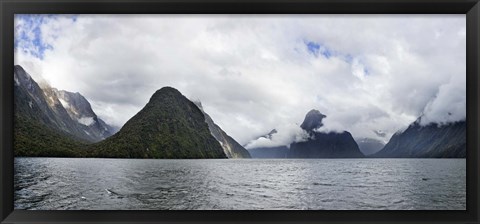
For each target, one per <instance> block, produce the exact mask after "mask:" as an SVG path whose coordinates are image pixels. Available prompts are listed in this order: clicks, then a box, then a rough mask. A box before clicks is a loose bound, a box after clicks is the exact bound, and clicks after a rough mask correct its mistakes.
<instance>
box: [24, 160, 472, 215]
mask: <svg viewBox="0 0 480 224" xmlns="http://www.w3.org/2000/svg"><path fill="white" fill-rule="evenodd" d="M465 185H466V160H465V159H242V160H234V159H233V160H226V159H225V160H153V159H152V160H139V159H84V158H81V159H74V158H16V159H15V209H35V210H79V209H92V210H111V209H114V210H119V209H120V210H129V209H132V210H159V209H160V210H163V209H182V210H183V209H208V210H210V209H222V210H223V209H227V210H230V209H242V210H243V209H248V210H251V209H314V210H317V209H327V210H330V209H333V210H338V209H340V210H344V209H347V210H384V209H392V210H405V209H414V210H415V209H418V210H436V209H443V210H457V209H462V210H464V209H466V190H465V189H466V186H465Z"/></svg>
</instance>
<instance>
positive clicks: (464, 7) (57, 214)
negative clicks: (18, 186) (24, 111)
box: [0, 0, 480, 224]
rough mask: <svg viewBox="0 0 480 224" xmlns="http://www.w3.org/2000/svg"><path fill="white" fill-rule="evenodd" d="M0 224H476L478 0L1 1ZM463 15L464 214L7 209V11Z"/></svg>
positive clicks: (10, 18) (479, 95)
mask: <svg viewBox="0 0 480 224" xmlns="http://www.w3.org/2000/svg"><path fill="white" fill-rule="evenodd" d="M0 11H1V17H0V18H1V23H0V24H1V32H0V33H1V39H0V45H1V49H2V50H1V51H2V56H1V62H0V63H1V72H2V74H1V89H0V105H1V110H0V126H1V131H0V132H1V134H0V145H1V148H0V166H1V169H0V221H1V223H5V224H7V223H8V224H10V223H25V224H26V223H176V222H182V223H479V220H480V219H479V214H480V210H479V209H480V207H479V201H480V200H479V199H480V198H479V194H478V193H479V191H480V189H479V184H480V178H479V175H480V174H479V166H478V163H479V162H480V153H478V149H479V144H478V138H479V131H478V130H479V127H480V125H479V124H480V120H479V119H478V117H479V106H480V88H479V87H480V80H479V78H478V77H479V75H480V73H479V60H480V59H479V53H480V46H479V45H480V23H479V21H480V17H479V16H480V3H479V0H140V1H134V0H117V1H112V0H2V1H1V2H0ZM17 13H18V14H22V13H25V14H37V13H38V14H43V13H47V14H144V13H148V14H157V13H159V14H164V13H165V14H178V13H181V14H192V13H194V14H218V13H221V14H264V13H269V14H466V26H467V31H466V33H467V36H466V40H467V42H466V43H467V49H466V53H467V210H466V211H421V210H420V211H419V210H415V211H26V210H14V209H13V162H14V160H13V159H14V157H13V144H12V141H13V121H12V120H13V86H14V85H13V65H14V59H13V57H14V56H13V51H14V49H13V47H14V46H13V39H14V34H13V33H14V32H13V31H14V23H13V20H14V14H17Z"/></svg>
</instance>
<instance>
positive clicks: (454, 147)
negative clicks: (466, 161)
mask: <svg viewBox="0 0 480 224" xmlns="http://www.w3.org/2000/svg"><path fill="white" fill-rule="evenodd" d="M420 119H421V118H419V119H417V120H416V121H415V122H413V123H412V124H410V125H409V126H408V128H407V129H406V130H405V131H403V132H398V133H396V134H394V135H393V136H392V138H391V139H390V141H389V142H388V143H387V144H386V145H385V147H384V148H383V149H382V150H381V151H379V152H377V153H375V154H374V155H372V156H373V157H384V158H466V156H467V150H466V130H467V129H466V122H465V121H457V122H453V123H449V124H443V125H439V124H436V123H431V124H428V125H425V126H422V125H420Z"/></svg>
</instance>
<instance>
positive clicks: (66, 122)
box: [14, 65, 113, 142]
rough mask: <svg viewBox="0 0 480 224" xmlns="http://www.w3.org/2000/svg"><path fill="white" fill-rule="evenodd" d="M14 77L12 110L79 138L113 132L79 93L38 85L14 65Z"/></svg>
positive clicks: (91, 138) (89, 139) (99, 137)
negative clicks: (14, 107) (13, 106)
mask: <svg viewBox="0 0 480 224" xmlns="http://www.w3.org/2000/svg"><path fill="white" fill-rule="evenodd" d="M14 80H15V86H14V88H15V102H16V105H17V107H16V109H15V113H18V114H22V115H25V116H27V117H30V118H31V119H33V120H35V121H37V122H40V123H41V124H43V125H45V126H47V127H49V128H52V129H54V130H56V131H59V132H61V133H64V134H67V135H69V136H73V137H74V138H76V139H77V140H80V141H85V142H98V141H100V140H103V139H105V138H106V137H109V136H111V135H112V134H113V129H112V128H111V127H110V126H108V125H107V124H105V122H104V121H101V120H100V119H99V118H98V117H97V115H96V114H95V113H94V112H93V110H92V108H91V106H90V103H89V102H88V101H87V100H86V99H85V98H84V97H83V96H82V95H81V94H79V93H75V94H74V93H70V92H67V91H59V90H57V89H55V88H52V87H50V86H49V85H47V84H42V86H40V85H39V84H38V83H37V82H35V80H33V78H32V77H31V76H30V75H29V74H28V73H27V72H26V71H25V70H24V69H23V68H22V67H21V66H19V65H16V66H15V67H14ZM66 102H70V104H68V103H67V104H66Z"/></svg>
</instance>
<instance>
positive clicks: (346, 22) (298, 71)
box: [15, 15, 466, 146]
mask: <svg viewBox="0 0 480 224" xmlns="http://www.w3.org/2000/svg"><path fill="white" fill-rule="evenodd" d="M465 27H466V24H465V15H441V16H436V15H409V16H402V15H388V16H387V15H356V16H345V15H316V16H313V15H311V16H310V15H303V16H300V15H290V16H286V15H282V16H266V15H265V16H263V15H254V16H250V15H249V16H242V15H205V16H199V15H79V16H73V15H62V16H55V15H53V16H52V15H48V16H47V15H17V16H16V18H15V63H16V64H21V65H22V66H24V67H25V68H26V70H28V71H30V73H31V74H35V75H38V76H40V77H41V78H42V79H44V80H45V81H46V82H48V83H50V84H51V85H52V86H55V87H57V88H60V89H68V90H71V91H73V92H81V93H82V94H83V95H84V96H85V97H86V98H88V99H89V101H90V102H91V104H92V108H93V110H94V111H95V112H96V113H97V114H98V115H99V116H100V117H102V118H104V119H105V121H106V122H107V123H109V124H113V125H115V126H122V125H123V124H124V123H125V122H126V121H127V120H128V119H129V118H131V117H132V116H133V115H134V114H136V113H137V112H138V111H139V110H140V109H141V108H142V106H144V105H145V104H146V103H147V99H149V96H151V95H152V94H153V93H154V92H155V91H156V90H157V89H158V88H159V87H162V86H173V87H175V88H177V89H178V90H179V91H181V92H182V93H183V94H185V96H187V97H188V98H189V99H191V100H200V101H201V102H202V103H203V106H204V108H205V110H206V111H208V112H209V115H210V116H211V117H212V119H213V120H215V122H216V123H217V124H218V125H219V126H220V127H221V128H222V129H223V130H224V131H225V132H227V133H229V135H231V136H232V137H233V138H234V139H235V140H237V141H238V142H239V143H240V144H242V145H244V144H247V143H248V142H250V141H251V140H252V139H255V138H256V137H258V136H260V135H262V134H264V133H268V132H269V131H270V130H272V129H273V128H276V129H277V131H278V134H276V136H278V137H277V138H278V139H276V140H275V139H272V140H271V141H270V142H264V143H261V144H263V145H264V146H265V145H270V146H273V145H281V144H283V143H285V142H288V141H291V140H292V139H294V138H296V137H297V136H298V135H299V134H301V130H300V129H299V128H298V126H299V123H301V122H302V120H303V118H304V116H305V111H309V110H310V109H312V108H316V109H318V110H320V111H322V113H325V114H328V117H327V118H325V119H324V120H323V124H324V126H323V127H321V128H320V130H319V131H325V132H328V131H335V130H347V131H349V132H350V133H351V134H352V135H353V137H355V138H373V139H378V140H382V141H385V142H386V141H387V140H388V139H389V138H390V137H391V136H392V135H393V133H395V132H396V131H397V130H399V129H401V128H405V127H407V126H408V125H409V124H410V123H412V122H413V121H414V120H415V119H416V118H417V117H419V116H422V115H423V117H424V118H425V119H423V120H422V122H426V123H430V122H437V123H443V122H453V121H457V120H461V119H464V118H465V103H466V100H465V96H466V94H465V86H466V80H465V74H466V63H465V61H466V58H465V57H466V43H465V34H466V28H465ZM40 77H34V78H35V79H36V80H39V78H40ZM279 124H281V125H279ZM245 130H248V131H245ZM378 131H380V132H381V133H385V135H383V136H381V135H377V134H375V132H378ZM258 144H260V143H258Z"/></svg>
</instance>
